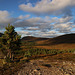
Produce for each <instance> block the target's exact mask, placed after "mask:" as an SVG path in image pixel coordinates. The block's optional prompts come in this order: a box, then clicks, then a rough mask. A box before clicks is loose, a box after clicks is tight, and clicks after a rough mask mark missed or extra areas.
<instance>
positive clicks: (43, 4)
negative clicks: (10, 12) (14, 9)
mask: <svg viewBox="0 0 75 75" xmlns="http://www.w3.org/2000/svg"><path fill="white" fill-rule="evenodd" d="M73 6H75V1H74V0H41V1H39V2H37V3H36V4H35V5H34V6H33V4H32V3H27V4H21V5H19V8H20V9H21V10H23V11H26V12H31V13H34V14H54V15H59V14H63V13H65V14H66V15H71V9H70V8H72V7H73Z"/></svg>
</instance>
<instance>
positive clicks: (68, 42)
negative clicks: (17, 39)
mask: <svg viewBox="0 0 75 75" xmlns="http://www.w3.org/2000/svg"><path fill="white" fill-rule="evenodd" d="M22 41H29V42H35V43H36V46H35V47H38V48H46V49H74V48H75V34H65V35H61V36H58V37H54V38H40V37H33V36H27V37H23V38H22Z"/></svg>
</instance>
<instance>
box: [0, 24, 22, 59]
mask: <svg viewBox="0 0 75 75" xmlns="http://www.w3.org/2000/svg"><path fill="white" fill-rule="evenodd" d="M5 29H6V31H5V32H4V35H3V36H2V37H1V39H2V46H3V47H4V48H5V51H4V52H5V53H6V57H7V58H9V59H10V60H13V57H14V51H15V50H18V49H19V48H20V38H21V36H20V35H18V34H17V32H15V30H14V29H15V28H14V26H12V25H10V24H9V25H8V26H7V27H6V28H5Z"/></svg>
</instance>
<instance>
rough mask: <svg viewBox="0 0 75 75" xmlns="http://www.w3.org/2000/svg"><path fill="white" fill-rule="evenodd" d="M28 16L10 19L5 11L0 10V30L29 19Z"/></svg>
mask: <svg viewBox="0 0 75 75" xmlns="http://www.w3.org/2000/svg"><path fill="white" fill-rule="evenodd" d="M29 17H30V15H25V16H23V15H20V16H19V17H16V18H14V17H10V13H9V12H8V11H6V10H4V11H1V10H0V28H5V27H6V26H7V25H8V24H14V23H16V22H17V21H20V20H23V19H26V18H29Z"/></svg>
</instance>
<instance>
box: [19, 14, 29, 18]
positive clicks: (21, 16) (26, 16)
mask: <svg viewBox="0 0 75 75" xmlns="http://www.w3.org/2000/svg"><path fill="white" fill-rule="evenodd" d="M29 17H30V15H25V16H23V15H20V16H19V17H18V19H26V18H29Z"/></svg>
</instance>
